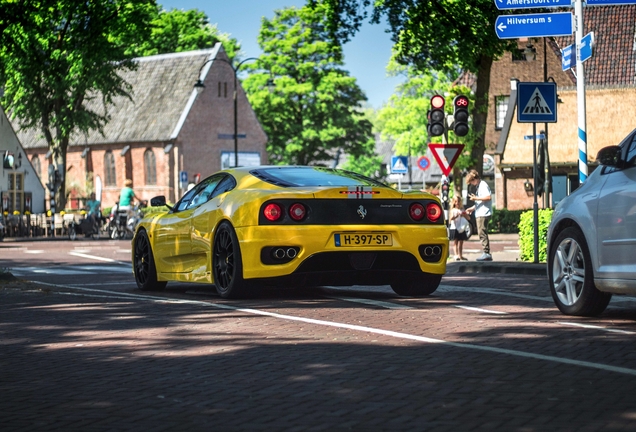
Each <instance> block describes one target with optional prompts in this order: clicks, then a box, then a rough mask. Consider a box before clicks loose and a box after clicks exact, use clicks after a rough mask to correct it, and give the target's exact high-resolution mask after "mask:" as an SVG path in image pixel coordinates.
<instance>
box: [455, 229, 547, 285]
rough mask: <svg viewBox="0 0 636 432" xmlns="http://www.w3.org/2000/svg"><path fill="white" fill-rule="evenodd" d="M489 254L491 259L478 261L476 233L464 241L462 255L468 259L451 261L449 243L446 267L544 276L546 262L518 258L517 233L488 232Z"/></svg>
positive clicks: (472, 271)
mask: <svg viewBox="0 0 636 432" xmlns="http://www.w3.org/2000/svg"><path fill="white" fill-rule="evenodd" d="M488 237H489V238H490V254H491V255H492V261H487V262H480V261H476V260H477V258H479V257H480V256H481V254H482V253H483V249H482V247H481V242H480V241H479V237H478V236H477V235H473V236H471V238H470V240H468V241H465V242H464V257H466V258H468V261H453V243H452V242H451V243H450V256H451V258H450V259H449V261H448V269H449V270H450V271H453V272H457V273H514V274H526V275H537V276H544V275H546V274H547V269H546V264H545V263H539V264H535V263H533V262H527V261H521V260H520V258H519V235H518V234H490V235H489V236H488Z"/></svg>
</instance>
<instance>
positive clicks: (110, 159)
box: [14, 43, 267, 207]
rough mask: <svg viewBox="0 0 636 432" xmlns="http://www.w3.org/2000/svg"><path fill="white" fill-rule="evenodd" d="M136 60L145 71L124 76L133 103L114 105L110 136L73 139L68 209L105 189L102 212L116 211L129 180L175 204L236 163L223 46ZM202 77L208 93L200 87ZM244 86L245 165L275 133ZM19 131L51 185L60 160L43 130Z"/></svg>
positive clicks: (240, 110)
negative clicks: (193, 186)
mask: <svg viewBox="0 0 636 432" xmlns="http://www.w3.org/2000/svg"><path fill="white" fill-rule="evenodd" d="M136 61H137V62H138V66H139V67H138V68H137V70H135V71H127V72H125V73H124V75H123V78H124V79H125V80H126V81H127V82H128V83H129V84H130V85H131V86H132V91H131V96H132V98H131V99H128V98H125V97H119V98H116V99H115V100H114V104H113V105H112V106H109V107H108V113H109V114H110V116H111V120H110V121H109V123H108V124H107V125H106V126H105V127H104V131H103V135H102V134H100V133H99V132H97V131H93V132H92V133H90V134H88V135H83V134H77V135H75V136H73V137H72V139H71V142H70V145H69V148H68V154H67V160H66V189H67V194H68V198H69V202H68V204H67V207H78V206H79V205H80V199H84V198H85V197H87V196H88V195H89V194H90V192H93V191H95V190H97V191H98V192H99V189H100V185H101V201H102V207H110V206H112V205H113V204H114V203H115V202H116V201H117V200H118V199H119V192H120V190H121V188H122V187H123V185H124V181H125V180H126V179H131V180H132V181H133V189H134V190H135V193H136V194H137V196H139V197H141V198H143V199H148V200H149V199H150V198H152V197H154V196H157V195H165V196H166V198H167V199H168V201H170V202H175V201H176V200H177V199H179V198H180V196H181V195H182V194H183V192H184V191H185V187H186V186H187V184H188V183H189V182H192V181H194V180H195V179H197V178H200V179H203V178H205V177H206V176H208V175H210V174H212V173H214V172H216V171H218V170H220V169H223V168H228V167H231V166H234V151H235V148H234V121H235V117H234V99H233V92H234V80H235V74H234V69H233V67H232V66H231V64H230V63H229V60H228V57H227V55H226V53H225V51H224V50H223V47H222V45H221V44H220V43H218V44H216V46H214V48H211V49H205V50H198V51H190V52H182V53H172V54H161V55H156V56H149V57H142V58H138V59H136ZM198 79H200V80H201V81H202V82H203V84H204V85H205V87H204V89H203V91H197V89H196V88H195V87H194V84H195V83H196V82H197V80H198ZM237 82H238V81H237ZM237 86H238V89H237V115H236V121H237V130H238V133H237V136H238V156H239V158H238V159H239V160H238V164H239V165H243V166H246V165H259V164H265V163H267V154H266V147H265V145H266V142H267V136H266V135H265V132H264V131H263V129H262V127H261V125H260V123H259V121H258V119H257V118H256V115H255V113H254V111H253V110H252V107H251V105H250V103H249V102H248V100H247V97H246V95H245V92H244V91H243V89H242V88H241V86H240V83H238V84H237ZM91 103H95V104H97V103H99V100H98V99H96V100H94V101H93V102H91ZM93 108H94V109H99V110H103V109H104V108H103V106H99V105H96V106H94V107H93ZM14 127H15V126H14ZM15 129H16V130H18V132H17V134H18V138H19V140H20V142H21V143H22V145H23V147H24V150H25V152H26V153H27V155H28V158H29V160H30V161H31V163H32V165H33V167H34V169H35V171H36V172H37V173H38V176H39V177H40V180H41V182H42V184H46V183H47V182H48V179H47V172H48V166H49V164H50V163H51V162H52V161H51V154H50V152H49V149H48V146H47V143H46V141H45V140H44V138H43V136H42V134H41V132H40V131H39V130H37V129H29V130H19V128H18V127H15ZM183 180H185V181H183Z"/></svg>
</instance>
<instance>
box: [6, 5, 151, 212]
mask: <svg viewBox="0 0 636 432" xmlns="http://www.w3.org/2000/svg"><path fill="white" fill-rule="evenodd" d="M155 10H156V4H155V2H154V0H134V1H131V0H110V1H85V0H22V1H14V0H0V12H1V13H0V82H3V83H4V97H3V100H2V102H3V104H4V105H5V106H6V107H7V108H8V111H9V112H10V114H11V116H12V118H17V119H18V120H19V123H20V125H21V127H23V128H38V129H39V130H40V131H41V132H42V134H43V136H44V138H45V139H46V141H47V143H48V145H49V148H50V150H52V153H53V157H54V165H55V166H56V167H57V168H59V170H60V171H61V172H62V173H64V167H65V165H66V163H65V162H66V153H67V148H68V143H69V139H70V137H71V134H73V133H88V131H90V130H102V128H103V126H104V125H105V123H106V122H107V121H108V119H109V115H108V110H106V111H105V112H104V111H98V110H92V109H90V108H89V102H90V101H91V100H93V99H98V100H101V102H102V103H103V106H104V107H106V108H108V107H109V105H111V104H112V101H113V98H114V97H116V96H122V95H123V96H129V94H128V93H129V91H130V86H129V85H128V84H127V83H126V82H125V81H124V80H123V79H122V78H121V76H120V75H119V74H118V73H119V72H120V71H123V70H126V69H134V68H135V63H134V62H132V61H131V55H132V54H131V53H130V52H129V47H130V46H132V45H135V44H138V43H139V42H140V41H143V40H145V39H146V38H147V37H148V36H149V35H150V25H149V24H150V20H151V19H152V16H153V13H154V11H155ZM61 190H62V191H65V182H64V181H63V182H62V185H61ZM64 204H65V194H61V196H60V197H59V198H58V208H63V206H64Z"/></svg>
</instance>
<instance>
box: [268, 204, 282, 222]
mask: <svg viewBox="0 0 636 432" xmlns="http://www.w3.org/2000/svg"><path fill="white" fill-rule="evenodd" d="M263 215H264V216H265V218H266V219H267V220H269V221H272V222H274V221H277V220H278V219H280V218H281V216H283V211H282V209H281V208H280V206H279V205H278V204H275V203H270V204H267V205H266V206H265V208H264V209H263Z"/></svg>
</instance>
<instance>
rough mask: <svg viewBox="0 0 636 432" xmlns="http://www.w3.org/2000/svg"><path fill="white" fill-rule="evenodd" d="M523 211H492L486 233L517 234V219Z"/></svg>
mask: <svg viewBox="0 0 636 432" xmlns="http://www.w3.org/2000/svg"><path fill="white" fill-rule="evenodd" d="M524 211H525V210H508V209H492V217H491V218H490V223H489V224H488V232H491V233H505V234H511V233H517V232H519V218H520V216H521V213H523V212H524Z"/></svg>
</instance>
